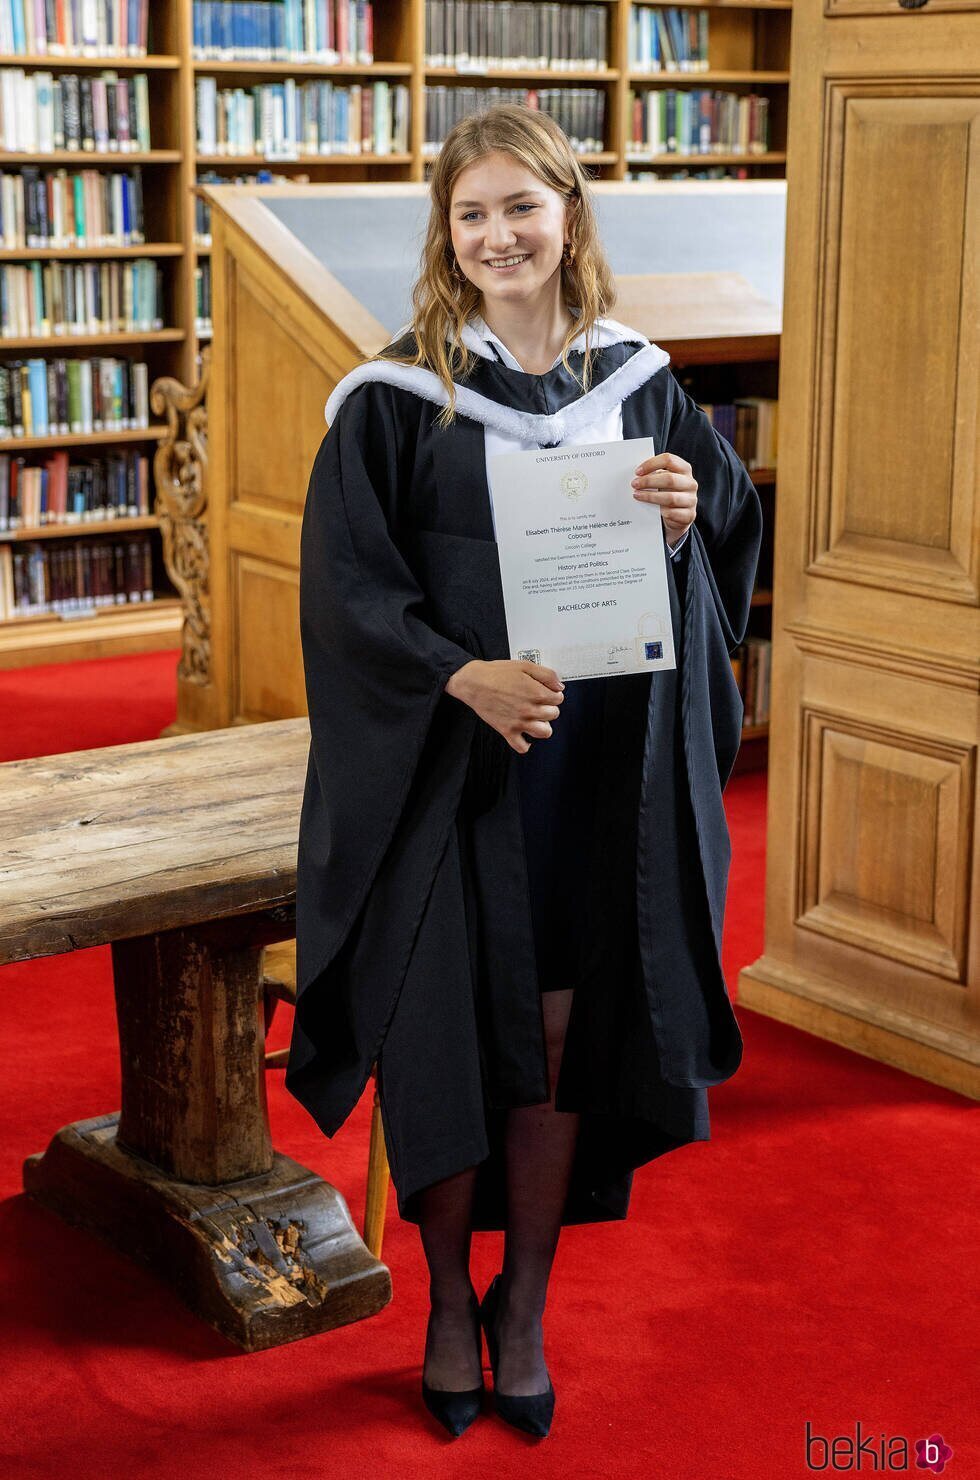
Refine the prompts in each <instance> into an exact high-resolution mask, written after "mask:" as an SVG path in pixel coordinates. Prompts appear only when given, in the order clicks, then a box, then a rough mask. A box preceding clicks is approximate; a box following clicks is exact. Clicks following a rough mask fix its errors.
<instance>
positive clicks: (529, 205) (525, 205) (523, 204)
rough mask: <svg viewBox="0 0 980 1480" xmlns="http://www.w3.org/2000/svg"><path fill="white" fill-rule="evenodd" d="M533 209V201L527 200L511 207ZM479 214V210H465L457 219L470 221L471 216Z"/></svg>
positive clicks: (523, 209)
mask: <svg viewBox="0 0 980 1480" xmlns="http://www.w3.org/2000/svg"><path fill="white" fill-rule="evenodd" d="M535 209H536V207H535V205H534V203H533V202H532V201H529V200H522V201H519V202H518V203H517V205H516V206H514V207H513V210H515V211H533V210H535ZM479 214H480V213H479V211H467V212H466V213H465V214H464V215H462V216H460V218H459V219H460V220H461V221H472V219H473V217H474V216H478V215H479Z"/></svg>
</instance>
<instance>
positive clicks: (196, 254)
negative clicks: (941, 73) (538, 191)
mask: <svg viewBox="0 0 980 1480" xmlns="http://www.w3.org/2000/svg"><path fill="white" fill-rule="evenodd" d="M602 3H604V4H605V6H606V8H607V10H608V15H609V47H608V54H607V56H606V57H605V59H604V60H605V66H604V67H598V68H596V69H595V70H592V69H590V68H578V69H576V70H563V69H561V68H546V69H541V68H533V69H527V70H524V69H520V68H513V67H507V68H502V67H495V68H486V69H482V70H481V69H479V68H476V67H465V68H456V67H445V66H432V65H429V64H428V62H427V59H426V54H425V34H426V30H425V12H426V4H425V0H375V6H374V56H375V59H374V60H373V61H372V62H369V63H343V64H339V65H336V66H328V65H322V64H319V63H309V62H296V63H294V62H284V61H256V60H254V59H231V58H228V59H221V60H216V59H206V58H198V57H195V56H194V52H193V45H192V38H193V29H192V0H154V3H153V4H152V5H151V6H150V18H149V38H148V44H149V54H148V55H147V56H143V57H134V56H91V55H85V56H71V55H57V56H55V55H46V54H41V55H38V54H33V55H29V56H28V55H8V56H4V55H0V66H2V67H15V68H19V69H22V70H24V71H26V72H31V71H48V72H55V73H58V74H64V73H70V72H78V73H88V74H93V73H98V72H100V71H102V70H113V71H116V72H119V73H122V74H125V75H131V74H133V73H138V72H145V73H146V74H147V75H148V81H149V88H148V91H149V105H150V139H151V143H152V148H151V149H150V150H149V151H146V152H132V153H129V152H125V151H116V150H113V151H108V152H101V153H100V152H94V151H91V150H60V151H57V152H53V153H31V154H27V153H21V152H18V151H0V169H3V170H5V171H13V170H17V169H18V168H20V167H22V166H25V165H34V166H39V167H42V168H43V167H44V166H46V165H47V166H51V167H52V168H58V167H67V168H69V169H71V168H76V169H104V170H120V169H127V168H130V167H131V166H134V165H140V166H141V168H142V169H143V172H144V173H143V182H144V205H145V218H146V219H145V230H146V234H147V237H148V238H149V240H148V241H147V242H146V244H144V245H141V246H135V247H106V246H92V247H83V248H79V247H75V248H70V249H64V250H59V249H57V248H15V249H0V266H3V265H6V264H26V263H30V262H32V261H42V262H45V261H47V262H50V261H66V262H80V261H100V260H101V261H105V260H113V259H117V260H123V261H125V260H126V259H134V258H151V259H154V260H156V261H157V262H159V263H160V264H161V266H162V267H163V270H164V282H165V310H164V322H165V324H166V326H167V327H166V328H164V329H162V330H158V331H155V332H153V333H144V334H138V333H137V334H113V335H74V334H72V335H63V334H59V335H52V336H50V337H31V338H17V339H13V338H11V339H6V340H4V341H2V342H0V360H3V359H5V358H20V357H22V356H23V355H25V354H27V353H30V354H31V355H43V354H48V353H50V354H55V355H61V356H64V355H70V354H72V353H73V352H75V351H82V352H89V353H98V352H99V350H100V349H105V350H106V352H108V353H121V354H132V355H133V356H134V357H135V356H137V355H138V356H139V357H140V358H144V359H146V360H147V362H148V364H149V366H150V381H151V384H152V382H153V381H154V380H155V379H156V378H158V377H160V376H165V375H167V376H171V375H172V376H174V377H175V378H177V379H178V380H180V381H182V382H183V383H184V384H187V385H189V384H192V383H193V382H194V381H195V380H196V379H197V378H198V373H199V368H200V363H201V361H200V355H201V350H202V348H203V347H204V345H206V344H207V343H208V342H209V340H210V338H211V330H210V329H208V328H206V327H204V326H203V325H201V324H199V321H198V315H197V289H196V282H197V274H198V272H199V271H209V270H210V257H211V248H210V246H206V245H197V244H196V242H195V187H196V185H197V179H198V173H199V171H205V170H206V171H208V172H209V173H211V174H217V175H219V176H222V177H224V176H227V177H228V178H229V179H231V178H234V176H235V175H237V174H239V173H249V174H253V173H255V172H257V171H260V170H261V171H270V172H271V173H272V174H275V175H282V176H283V177H285V178H287V179H290V180H296V179H297V178H298V179H300V180H301V181H302V180H309V181H311V182H315V183H322V182H327V181H331V180H337V181H356V182H368V181H373V182H378V183H397V182H402V181H416V182H419V181H424V180H425V179H426V178H427V175H428V173H429V170H430V169H431V164H432V158H433V155H432V153H431V151H430V150H428V149H427V148H426V139H425V134H424V130H425V98H426V92H425V90H426V87H427V86H440V87H445V86H453V85H455V84H458V85H460V86H466V87H471V88H478V89H479V88H483V87H492V86H498V85H504V86H508V87H510V86H513V87H518V88H519V87H520V86H521V85H522V84H526V85H527V86H528V87H532V88H539V87H555V88H564V87H583V86H589V87H592V86H594V87H597V88H601V89H602V90H603V91H604V93H605V136H604V139H603V148H602V150H601V151H600V152H598V153H592V154H584V155H582V156H581V157H582V160H583V163H584V164H585V165H586V167H587V168H588V170H589V172H590V174H591V175H592V176H593V178H595V179H597V180H624V179H627V178H629V177H630V176H631V175H632V174H634V173H642V174H643V176H644V177H645V178H649V179H651V180H656V179H660V178H663V179H667V178H670V177H672V176H676V175H677V173H678V172H679V171H688V172H691V173H694V172H696V171H698V170H705V169H714V168H724V169H732V170H737V171H740V172H742V173H743V174H744V177H745V178H747V179H765V178H780V177H782V176H783V175H784V174H785V164H786V153H785V144H786V124H787V109H788V83H789V44H790V22H791V0H719V3H710V4H708V5H704V6H699V7H697V8H698V9H706V10H707V11H708V12H709V17H710V19H709V61H710V70H708V71H705V72H701V73H697V72H685V73H680V72H669V73H668V72H647V71H642V70H637V69H636V68H631V65H630V56H629V16H630V9H631V0H602ZM209 76H213V77H215V78H217V79H220V80H219V86H222V87H225V86H232V87H233V86H242V87H246V88H247V87H249V86H252V85H254V84H255V83H256V82H261V81H262V80H266V79H267V80H269V81H270V82H271V81H277V80H282V79H285V78H290V77H295V78H297V79H298V80H301V81H305V80H310V79H316V78H336V79H337V80H338V81H340V82H341V83H354V82H358V81H362V82H366V83H370V82H371V81H373V80H378V79H385V80H390V81H391V82H392V83H404V84H407V86H408V89H409V148H408V150H407V151H405V152H402V153H391V154H374V153H367V152H363V153H360V154H358V155H346V154H334V155H319V154H303V153H299V154H297V155H296V156H295V157H291V158H275V157H269V156H266V155H264V154H249V155H213V154H205V153H203V152H202V153H198V151H197V149H196V140H197V128H196V119H195V86H196V84H197V82H198V80H199V79H200V78H202V77H209ZM664 87H677V88H681V89H691V90H698V89H701V88H724V89H725V90H730V91H734V92H737V93H746V92H751V91H756V92H761V93H763V94H764V95H765V96H766V97H768V98H769V100H770V126H771V132H770V145H771V147H770V149H769V150H768V151H767V152H766V153H764V154H755V155H753V154H724V155H722V154H699V155H681V154H660V155H655V156H653V157H650V156H648V155H645V154H644V153H643V152H642V151H637V150H636V149H634V148H632V147H631V145H630V142H629V129H628V124H629V119H630V99H631V94H632V93H640V94H642V93H645V92H647V91H649V90H650V89H658V88H664ZM692 188H696V182H695V181H693V180H692ZM154 435H155V429H151V430H149V431H147V432H145V433H140V434H132V433H126V434H119V435H116V436H111V435H109V434H106V435H103V434H99V435H98V436H93V435H89V436H78V437H58V438H29V439H23V438H16V439H9V441H8V442H7V443H6V444H5V445H6V448H7V450H14V449H16V450H24V449H31V450H38V451H41V450H43V449H44V448H49V447H65V448H71V447H78V448H80V449H81V448H84V447H86V446H93V445H96V444H98V445H103V446H111V445H112V444H114V443H115V444H130V445H131V444H132V443H133V442H137V441H146V442H151V441H152V439H153V437H154ZM0 450H2V449H0ZM95 528H98V525H96V526H95ZM92 529H93V527H92V526H85V525H81V526H73V527H72V529H71V531H64V533H65V534H66V535H67V534H68V533H71V534H78V535H83V534H86V533H91V532H92ZM154 605H157V604H156V603H154ZM165 610H166V611H167V612H168V615H167V619H166V623H165V625H164V627H161V635H162V633H163V632H164V631H166V633H167V640H169V639H170V637H171V636H173V635H174V634H175V633H176V630H177V629H176V628H175V627H174V624H173V618H172V610H171V609H169V608H166V607H165V605H161V606H160V611H161V613H163V612H164V611H165ZM120 611H124V612H127V614H128V617H129V619H130V620H129V622H128V625H127V628H126V633H125V639H124V641H123V646H122V647H121V649H120V650H126V651H131V650H133V649H132V643H133V641H135V640H136V639H135V636H134V627H133V618H132V612H131V611H130V610H129V609H128V608H120ZM145 616H146V614H145V613H142V614H141V617H145ZM114 619H115V613H114V612H111V611H106V612H103V613H100V615H99V618H98V621H99V624H100V625H99V627H98V629H95V628H90V629H89V630H90V631H92V632H93V633H95V634H96V635H95V636H93V639H92V642H93V646H92V651H93V653H95V652H99V653H104V652H105V651H107V650H111V631H112V624H113V621H114ZM121 620H122V619H121V618H120V621H121ZM6 625H7V624H5V623H2V622H0V667H5V666H12V665H14V664H17V663H20V662H27V661H32V659H31V656H30V653H31V649H32V645H33V644H35V642H36V644H37V647H36V654H37V656H36V659H34V660H36V661H44V660H45V658H50V659H51V660H54V659H56V658H60V657H62V656H64V654H63V653H62V652H61V651H60V650H59V648H58V644H57V642H56V641H55V640H54V639H53V637H52V634H51V632H50V630H49V629H50V628H51V627H52V625H54V627H55V628H57V626H58V620H57V619H56V618H49V619H46V620H43V621H42V620H41V619H37V620H32V621H26V622H21V621H18V622H17V624H16V626H17V629H18V633H19V636H18V639H17V642H16V643H14V644H13V645H12V644H11V643H10V642H8V641H6V640H5V637H4V629H5V627H6ZM61 625H63V626H66V625H69V624H66V623H61ZM148 625H149V624H148V623H147V622H146V621H141V623H140V624H138V629H139V631H144V632H145V631H147V630H148ZM71 626H72V631H73V636H72V639H71V643H70V645H69V646H70V651H71V653H72V654H73V655H76V656H83V655H84V649H85V639H84V638H83V637H81V636H80V635H79V634H80V633H81V632H82V630H83V627H82V626H81V625H80V624H79V622H78V621H74V622H73V623H72V624H71ZM42 629H44V635H43V637H42V636H41V631H42ZM120 637H121V640H122V638H123V633H122V629H121V628H120ZM107 644H108V647H107ZM149 645H151V646H152V645H154V637H153V634H152V633H151V634H150V642H149ZM65 651H66V652H67V651H68V649H67V648H66V650H65Z"/></svg>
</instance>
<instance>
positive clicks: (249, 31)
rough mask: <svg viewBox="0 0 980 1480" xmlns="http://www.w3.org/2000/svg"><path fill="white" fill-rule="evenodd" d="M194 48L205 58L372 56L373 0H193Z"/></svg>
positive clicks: (330, 61) (325, 60) (331, 60)
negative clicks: (248, 0) (247, 0)
mask: <svg viewBox="0 0 980 1480" xmlns="http://www.w3.org/2000/svg"><path fill="white" fill-rule="evenodd" d="M192 41H193V50H194V56H195V57H197V58H198V59H199V60H201V61H209V60H210V61H259V62H263V61H277V62H320V63H322V64H325V65H327V66H331V65H337V64H339V63H344V62H346V63H348V64H349V63H356V62H373V61H374V6H373V4H372V3H371V0H274V3H270V0H258V3H253V4H241V3H239V0H194V8H193V33H192Z"/></svg>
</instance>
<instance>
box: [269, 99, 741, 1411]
mask: <svg viewBox="0 0 980 1480" xmlns="http://www.w3.org/2000/svg"><path fill="white" fill-rule="evenodd" d="M666 227H669V222H666V223H665V228H666ZM612 302H613V286H612V279H611V274H610V271H609V267H608V265H607V263H606V260H605V257H604V255H603V251H602V247H601V245H600V242H599V238H598V232H597V226H596V218H595V213H594V208H593V204H592V200H591V198H590V191H589V185H588V181H587V180H586V178H585V176H584V175H583V172H582V169H581V167H580V165H579V163H578V161H577V159H576V157H575V155H574V153H573V151H572V149H571V147H570V145H569V143H568V140H567V139H566V137H565V135H564V134H563V133H562V131H561V129H560V128H559V127H558V126H557V124H555V123H554V122H553V121H552V120H551V119H550V118H549V117H548V116H547V115H546V114H543V113H539V112H537V111H534V110H531V109H528V108H523V107H519V106H514V105H506V106H500V107H496V108H493V109H491V110H489V111H487V112H484V113H481V114H477V115H474V116H472V117H470V118H467V119H465V120H463V121H462V122H461V123H460V124H458V125H457V126H456V127H455V128H454V129H453V130H452V132H451V133H450V134H449V136H448V138H447V139H446V142H445V144H444V145H443V147H442V150H441V151H440V154H439V157H438V159H437V161H436V163H435V166H434V169H433V174H432V180H431V211H430V217H429V224H428V233H427V237H426V240H425V244H424V247H423V251H422V261H421V271H420V273H419V276H418V280H417V282H416V285H415V288H414V292H413V317H412V321H411V324H410V325H408V326H406V327H405V329H404V330H402V331H400V332H399V334H398V335H397V336H396V338H395V340H394V341H393V342H392V343H391V344H390V345H388V346H387V347H386V348H385V349H384V350H383V351H381V353H380V355H378V356H375V357H374V358H373V359H371V360H369V361H368V362H366V363H365V364H363V365H359V366H358V367H357V368H356V369H355V370H353V371H352V372H351V373H350V374H348V375H346V376H345V377H344V378H343V379H342V380H341V381H340V383H339V384H338V385H337V387H336V389H335V390H334V392H333V393H332V395H331V397H330V400H329V401H328V403H327V421H328V423H329V431H328V432H327V434H326V436H325V437H324V439H323V443H322V445H321V448H320V451H319V453H318V455H317V458H316V461H315V464H314V467H313V471H312V475H311V479H310V486H309V492H308V497H307V503H306V510H305V516H304V522H303V534H302V554H301V570H300V607H301V628H302V642H303V657H304V664H305V670H306V682H307V693H308V700H309V713H310V727H311V734H312V745H311V752H310V766H309V772H308V777H307V787H306V793H305V797H304V803H303V811H302V820H301V825H300V841H299V860H298V884H297V920H296V928H297V948H298V961H297V987H298V1000H297V1010H296V1016H295V1022H294V1029H293V1039H292V1046H291V1052H290V1059H289V1067H288V1070H287V1074H286V1085H287V1088H288V1089H289V1090H290V1091H291V1092H292V1093H293V1094H294V1095H295V1096H296V1097H297V1098H298V1099H299V1100H300V1101H301V1102H302V1103H303V1104H304V1105H305V1106H306V1107H307V1109H308V1110H309V1111H310V1113H311V1114H312V1115H313V1116H314V1117H315V1119H316V1121H317V1124H318V1125H319V1126H320V1127H321V1128H322V1129H323V1131H324V1132H325V1134H327V1135H328V1136H332V1135H333V1134H334V1133H335V1132H336V1131H337V1129H338V1128H339V1127H340V1125H342V1124H343V1122H344V1121H345V1120H346V1118H347V1116H348V1115H349V1113H350V1111H351V1110H352V1108H353V1107H354V1105H355V1104H356V1103H357V1101H358V1099H359V1097H360V1095H361V1093H362V1091H363V1089H364V1086H365V1084H366V1082H367V1079H368V1077H369V1075H370V1073H371V1070H372V1067H373V1066H374V1065H375V1064H376V1065H377V1085H378V1093H379V1100H380V1104H381V1111H382V1117H383V1122H384V1128H385V1139H386V1144H387V1150H388V1158H389V1163H390V1166H391V1174H392V1180H393V1182H394V1185H395V1190H396V1194H397V1199H398V1211H399V1214H400V1216H401V1217H402V1218H404V1219H406V1220H408V1221H411V1222H415V1223H417V1224H418V1226H419V1229H420V1234H421V1240H422V1245H423V1249H424V1253H425V1258H426V1260H427V1263H428V1269H429V1277H430V1278H429V1291H430V1302H431V1310H430V1316H429V1324H428V1330H427V1333H426V1343H425V1355H424V1364H423V1396H424V1398H425V1401H426V1403H427V1405H428V1407H429V1408H430V1410H431V1411H432V1412H433V1413H434V1414H435V1415H436V1416H437V1417H438V1418H439V1419H440V1420H441V1421H442V1422H443V1423H444V1424H445V1426H446V1427H447V1428H448V1429H449V1430H450V1432H452V1433H461V1432H462V1431H463V1429H464V1428H466V1427H467V1425H468V1424H469V1423H470V1422H471V1421H472V1419H473V1418H474V1417H475V1416H476V1414H477V1412H478V1411H479V1400H480V1394H481V1390H482V1385H483V1377H482V1342H481V1320H482V1324H483V1326H484V1327H485V1329H486V1334H487V1341H488V1349H489V1352H490V1357H491V1367H492V1370H493V1376H494V1399H495V1405H496V1408H497V1411H498V1412H499V1413H500V1414H501V1415H502V1416H503V1417H504V1418H506V1419H508V1420H509V1421H510V1422H511V1423H514V1424H516V1425H518V1426H520V1427H522V1428H525V1429H527V1430H528V1431H530V1432H532V1433H537V1434H545V1433H547V1432H548V1429H549V1426H550V1423H551V1418H552V1413H553V1407H554V1396H555V1395H554V1386H553V1384H552V1382H551V1379H550V1377H549V1374H548V1369H547V1366H546V1364H545V1359H544V1351H543V1315H544V1309H545V1299H546V1294H547V1288H548V1280H549V1275H550V1272H551V1267H552V1262H553V1259H554V1254H555V1250H556V1247H557V1243H558V1237H559V1233H560V1230H561V1228H562V1226H564V1225H566V1224H570V1223H588V1222H598V1221H602V1220H606V1219H612V1218H619V1219H622V1218H625V1217H626V1215H627V1210H628V1206H629V1198H630V1190H631V1182H632V1176H633V1172H634V1170H635V1168H637V1167H639V1166H642V1165H644V1164H645V1163H647V1162H649V1161H650V1160H652V1159H653V1158H654V1157H657V1156H659V1155H662V1154H663V1153H665V1152H667V1151H671V1150H673V1149H675V1148H676V1147H679V1146H682V1145H685V1144H688V1143H690V1142H692V1141H698V1140H707V1139H708V1138H709V1120H708V1108H707V1088H708V1087H709V1086H711V1085H714V1084H719V1083H721V1082H722V1081H724V1080H726V1079H728V1078H729V1077H730V1076H731V1075H732V1074H733V1073H734V1072H735V1070H736V1069H737V1068H738V1065H739V1062H740V1059H741V1050H742V1040H741V1036H740V1034H739V1030H738V1026H737V1023H736V1020H735V1017H734V1014H733V1012H732V1007H731V1003H730V1001H729V998H728V993H727V989H726V986H725V981H724V977H723V975H722V971H721V965H720V960H719V953H720V948H721V927H722V919H723V914H724V901H725V891H726V885H727V874H728V862H729V856H730V847H729V838H728V831H727V827H726V824H725V815H724V809H723V804H722V789H723V787H724V786H725V783H726V782H727V780H728V777H729V775H730V772H731V768H732V765H733V763H734V759H735V755H736V752H737V750H738V745H739V741H740V738H741V720H742V701H741V697H740V695H739V692H738V687H737V685H736V683H735V679H734V676H733V673H732V667H731V662H730V654H731V653H732V652H733V651H734V649H735V648H736V646H737V645H738V643H739V642H740V641H741V639H742V637H743V635H744V632H745V628H746V623H747V619H748V612H749V604H750V598H751V594H752V588H753V584H754V579H755V570H756V564H757V560H758V553H759V545H760V540H761V530H762V516H761V507H760V503H759V499H758V495H757V494H756V491H755V488H754V486H753V484H752V481H751V479H750V477H749V475H748V473H747V472H746V470H745V468H744V467H743V465H742V463H741V462H740V461H739V459H738V458H737V457H736V456H735V454H734V452H733V450H732V448H731V447H730V445H729V444H728V443H727V442H726V441H724V440H722V439H721V438H720V437H719V436H718V435H717V434H716V433H715V432H714V430H713V428H712V426H711V424H710V422H709V421H708V418H707V416H706V415H705V414H704V413H703V412H702V411H701V410H700V409H699V408H698V407H697V406H696V405H695V403H694V401H693V400H692V399H691V398H690V396H688V395H687V394H686V393H685V392H684V391H683V389H682V388H681V387H680V385H679V384H678V382H677V381H676V379H675V378H674V376H673V375H672V374H671V372H670V370H669V368H668V359H669V357H668V355H667V354H666V353H665V352H664V351H663V350H661V349H660V348H659V347H658V346H657V345H655V344H652V343H650V342H649V341H647V340H646V338H645V337H644V336H643V335H642V334H638V333H636V332H635V331H634V330H632V329H629V328H627V327H625V326H623V325H622V324H619V323H617V322H616V321H615V320H614V319H612V318H609V317H608V316H607V314H608V310H609V308H610V306H611V305H612ZM639 436H650V437H652V439H653V444H654V448H655V453H656V455H655V456H653V457H650V458H648V459H646V461H645V462H643V463H642V464H641V465H640V466H639V467H638V468H637V470H636V475H635V477H634V478H633V480H632V485H631V486H627V487H624V489H623V500H624V508H625V507H628V503H629V500H631V499H632V500H638V501H641V502H646V503H656V504H657V505H658V506H659V508H660V513H661V515H662V521H661V526H660V527H661V528H662V530H663V537H664V539H665V542H666V545H667V548H668V551H669V555H668V558H667V577H668V591H669V595H670V602H671V617H672V624H673V633H674V647H675V658H676V665H677V666H676V668H675V669H661V670H657V671H651V672H649V673H637V674H627V675H617V676H615V677H609V678H597V679H586V680H577V681H575V682H569V684H568V685H567V686H565V685H564V684H563V681H562V677H561V675H560V674H559V673H557V672H556V671H555V670H554V669H552V668H550V667H548V666H547V665H542V664H539V663H533V662H529V661H524V660H515V659H512V658H511V657H510V656H509V651H510V650H509V647H508V642H507V631H506V622H505V616H504V608H503V598H502V592H501V585H500V569H499V561H498V558H497V547H496V544H495V541H494V523H493V507H492V501H491V497H490V491H489V483H488V477H487V461H486V459H487V457H488V456H492V455H493V454H494V453H496V452H501V451H509V450H521V449H531V448H535V447H550V446H562V445H566V444H568V443H586V442H595V441H608V440H616V439H620V438H631V437H639ZM474 1228H478V1229H491V1228H492V1229H505V1230H506V1234H505V1241H504V1257H503V1267H502V1270H501V1272H500V1274H499V1275H498V1276H496V1277H495V1279H494V1281H493V1282H492V1284H491V1286H490V1289H489V1290H488V1292H487V1294H486V1296H485V1298H484V1301H483V1303H482V1307H481V1305H480V1302H479V1300H478V1296H477V1292H476V1291H475V1290H474V1288H473V1285H472V1281H471V1278H470V1271H469V1254H470V1235H471V1231H472V1230H473V1229H474Z"/></svg>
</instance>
